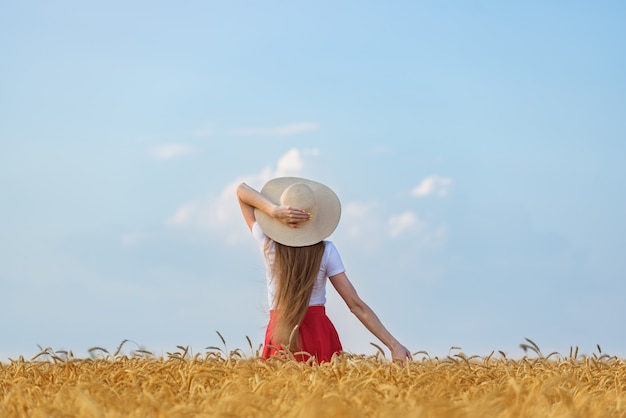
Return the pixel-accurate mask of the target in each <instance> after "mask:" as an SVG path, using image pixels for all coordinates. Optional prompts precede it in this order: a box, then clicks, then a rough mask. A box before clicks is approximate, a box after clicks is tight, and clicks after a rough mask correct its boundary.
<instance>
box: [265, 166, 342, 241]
mask: <svg viewBox="0 0 626 418" xmlns="http://www.w3.org/2000/svg"><path fill="white" fill-rule="evenodd" d="M295 183H304V184H306V185H307V186H309V187H310V188H311V190H313V193H314V194H315V200H316V202H317V206H316V209H315V213H314V214H312V215H313V218H312V219H310V220H308V221H306V222H302V223H300V224H298V226H297V227H295V228H294V227H290V226H288V225H286V224H284V223H283V222H282V221H280V220H278V219H275V218H272V217H271V216H269V215H268V214H266V213H265V212H262V211H260V210H258V209H256V210H255V217H256V221H257V223H258V224H259V226H260V227H261V229H262V230H263V232H264V233H265V235H267V236H268V237H270V238H271V239H272V240H274V241H276V242H279V243H281V244H283V245H287V246H290V247H305V246H308V245H313V244H317V243H318V242H320V241H323V240H325V239H326V238H328V237H329V236H330V235H331V234H332V233H333V231H334V230H335V229H336V228H337V225H338V224H339V218H341V203H340V202H339V198H338V197H337V195H336V194H335V192H333V191H332V190H331V189H330V188H329V187H328V186H326V185H324V184H322V183H318V182H316V181H313V180H308V179H304V178H300V177H278V178H275V179H272V180H270V181H268V182H267V183H266V184H265V186H263V188H262V189H261V194H262V195H264V196H265V197H267V198H268V199H269V200H270V201H271V202H273V203H274V204H277V205H280V197H281V195H282V194H283V191H284V190H285V189H286V188H287V187H289V186H291V185H292V184H295Z"/></svg>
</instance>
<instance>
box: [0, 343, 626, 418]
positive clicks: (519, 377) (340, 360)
mask: <svg viewBox="0 0 626 418" xmlns="http://www.w3.org/2000/svg"><path fill="white" fill-rule="evenodd" d="M120 348H121V345H120V347H118V349H117V350H116V351H115V353H114V355H110V354H109V353H108V351H107V350H106V349H104V348H101V347H94V348H93V349H91V350H90V353H91V358H86V359H81V358H75V357H74V355H73V354H72V353H71V352H66V351H52V350H51V349H45V350H42V352H41V353H40V354H38V355H37V356H35V358H33V359H31V360H29V361H28V360H24V359H23V358H20V359H18V360H11V361H10V362H9V363H0V416H2V417H26V416H27V417H102V418H109V417H110V418H113V417H270V416H281V417H303V418H305V417H320V416H324V417H333V416H338V417H339V416H340V417H398V416H401V417H453V418H454V417H502V418H504V417H511V418H513V417H542V418H544V417H581V418H582V417H584V418H593V417H624V416H626V411H625V410H624V404H625V401H626V395H625V394H626V365H625V363H624V361H623V360H622V359H620V358H617V357H611V356H608V355H606V354H604V355H600V356H598V355H595V354H594V355H593V356H591V357H578V355H577V353H575V355H574V354H572V353H570V356H569V357H561V356H559V355H558V354H554V353H553V354H552V355H550V356H548V357H547V358H546V357H543V356H542V355H541V353H540V352H539V351H538V349H537V351H536V353H537V354H538V356H537V357H535V358H530V357H524V358H522V359H518V360H512V359H508V358H506V356H504V355H503V354H501V355H500V356H499V357H498V358H495V357H494V355H493V353H492V354H490V355H488V356H486V357H478V356H473V357H468V356H466V355H464V354H463V353H460V352H459V353H458V354H454V355H449V356H447V357H445V358H429V357H428V355H427V354H425V353H418V354H417V357H420V358H419V359H418V360H415V361H411V362H409V363H408V364H406V365H405V366H402V365H398V364H395V363H392V362H389V361H387V360H385V359H384V358H383V356H382V355H381V353H378V354H376V355H375V356H363V355H360V356H359V355H352V354H344V355H342V356H338V357H336V358H334V360H333V361H332V362H330V363H323V364H321V365H317V364H304V363H298V362H295V361H291V360H283V359H279V358H275V359H270V360H267V361H261V359H259V358H258V350H257V352H256V354H252V355H250V356H248V357H246V356H245V355H243V353H242V351H240V350H235V351H233V352H230V353H226V352H225V350H224V351H219V350H215V349H214V348H213V347H211V350H210V351H208V352H207V353H205V354H202V355H200V354H196V355H192V354H191V353H190V350H189V349H188V347H178V349H179V351H177V352H174V353H167V356H165V357H158V358H157V357H155V356H153V355H152V354H151V353H150V352H148V351H146V350H136V351H134V352H132V353H131V354H130V355H120ZM531 351H533V350H531ZM600 354H601V353H600Z"/></svg>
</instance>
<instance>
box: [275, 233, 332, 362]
mask: <svg viewBox="0 0 626 418" xmlns="http://www.w3.org/2000/svg"><path fill="white" fill-rule="evenodd" d="M268 244H269V243H268ZM274 244H275V246H274V259H273V262H272V265H271V269H272V273H273V276H274V278H275V280H276V296H275V300H274V309H275V311H276V313H277V318H276V322H275V324H274V329H273V333H272V340H273V341H275V342H276V343H278V344H280V345H281V346H282V347H283V348H285V349H288V350H291V351H296V350H298V348H299V340H298V337H297V336H298V332H297V329H296V327H298V326H299V325H300V322H302V319H304V315H305V314H306V310H307V308H308V307H309V301H310V299H311V293H312V292H313V286H314V285H315V279H316V278H317V275H318V272H319V269H320V265H321V263H322V256H323V255H324V249H325V247H326V244H325V243H324V241H320V242H318V243H317V244H313V245H310V246H306V247H289V246H287V245H283V244H280V243H278V242H275V241H274ZM266 249H268V246H266ZM266 253H267V251H266ZM294 331H295V332H294Z"/></svg>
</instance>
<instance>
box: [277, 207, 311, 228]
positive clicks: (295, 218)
mask: <svg viewBox="0 0 626 418" xmlns="http://www.w3.org/2000/svg"><path fill="white" fill-rule="evenodd" d="M272 216H273V217H274V218H276V219H278V220H279V221H281V222H283V223H284V224H285V225H288V226H290V227H292V228H297V227H298V225H299V224H301V223H302V222H306V221H308V220H309V219H311V214H310V213H308V212H307V211H305V210H304V209H299V208H295V207H293V206H288V205H279V206H276V207H275V208H274V212H273V214H272Z"/></svg>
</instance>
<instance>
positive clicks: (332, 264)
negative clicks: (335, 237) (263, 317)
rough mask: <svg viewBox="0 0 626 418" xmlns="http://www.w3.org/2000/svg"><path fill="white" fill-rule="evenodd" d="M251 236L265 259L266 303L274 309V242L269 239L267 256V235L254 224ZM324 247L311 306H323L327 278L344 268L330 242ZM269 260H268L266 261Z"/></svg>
mask: <svg viewBox="0 0 626 418" xmlns="http://www.w3.org/2000/svg"><path fill="white" fill-rule="evenodd" d="M252 235H253V236H254V239H255V240H256V242H257V244H258V246H259V249H260V250H261V254H263V256H264V257H265V282H266V283H267V301H268V303H269V306H270V309H274V299H275V296H276V280H275V279H274V276H273V275H272V271H271V269H270V265H271V263H272V262H273V261H274V248H275V244H274V241H272V240H271V239H270V246H269V254H265V241H266V239H268V238H267V235H265V233H264V232H263V230H261V227H260V226H259V224H257V223H256V222H255V223H254V225H252ZM324 243H325V244H326V247H325V249H324V255H322V263H321V265H320V270H319V273H318V274H317V279H315V284H314V285H313V293H312V294H311V300H310V301H309V306H311V305H324V304H325V303H326V281H327V279H328V278H329V277H331V276H334V275H335V274H339V273H343V272H344V271H345V268H344V267H343V262H342V261H341V256H340V255H339V252H338V251H337V248H336V247H335V245H334V244H333V243H332V242H331V241H324ZM268 258H269V259H268Z"/></svg>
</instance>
